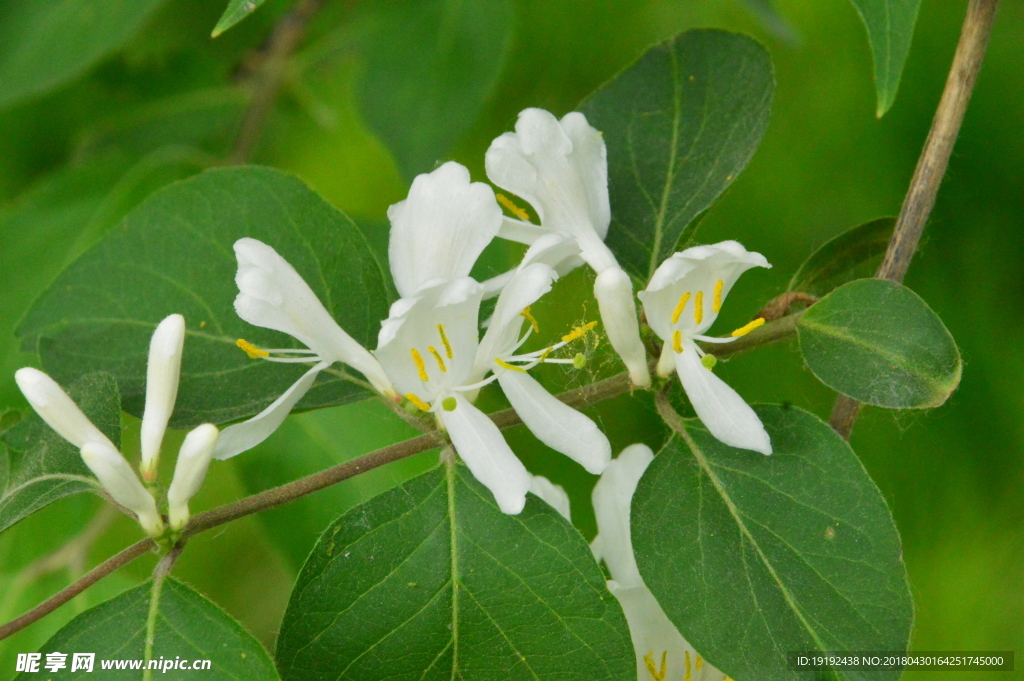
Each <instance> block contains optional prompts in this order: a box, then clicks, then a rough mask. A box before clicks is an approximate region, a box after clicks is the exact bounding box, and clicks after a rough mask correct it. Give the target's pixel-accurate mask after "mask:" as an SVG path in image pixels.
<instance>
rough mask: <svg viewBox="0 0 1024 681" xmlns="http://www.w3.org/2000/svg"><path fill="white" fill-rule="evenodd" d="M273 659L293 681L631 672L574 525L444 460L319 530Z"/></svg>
mask: <svg viewBox="0 0 1024 681" xmlns="http://www.w3.org/2000/svg"><path fill="white" fill-rule="evenodd" d="M277 663H278V667H279V669H280V670H281V673H282V676H283V677H284V678H286V679H295V680H296V681H300V680H301V681H316V680H318V679H331V680H332V681H334V680H340V679H359V680H360V681H371V680H373V679H398V678H401V679H454V678H458V679H465V680H466V681H475V680H483V679H488V680H490V679H493V680H494V681H510V680H514V679H580V680H583V679H586V680H587V681H593V680H596V679H614V680H615V681H621V679H626V678H629V677H630V676H632V675H633V674H635V673H636V672H635V669H636V666H635V665H636V662H635V661H634V656H633V648H632V645H631V644H630V640H629V634H628V632H627V630H626V622H625V618H624V617H623V615H622V611H621V610H620V609H619V606H618V604H617V603H616V602H615V599H614V597H612V596H611V594H609V593H608V591H607V589H606V588H605V583H604V579H603V577H602V575H601V572H600V570H599V569H598V567H597V564H596V563H595V562H594V559H593V557H592V556H591V554H590V551H589V549H588V547H587V545H586V543H585V542H584V541H583V538H582V537H581V536H580V535H579V533H578V532H577V531H576V530H575V529H573V527H572V526H571V525H570V524H569V523H568V522H567V521H565V519H563V518H562V517H561V516H560V515H558V513H557V512H556V511H555V510H554V509H552V508H551V507H550V506H548V505H547V504H545V503H543V502H541V501H540V500H538V499H536V498H535V497H530V499H529V500H528V501H527V504H526V508H525V510H524V511H523V512H522V513H521V514H520V515H518V516H509V515H505V514H503V513H502V512H501V511H499V510H498V508H497V507H496V506H495V504H494V501H493V498H492V496H491V494H490V492H489V491H488V490H486V489H485V488H484V487H483V486H481V485H480V484H479V483H478V482H477V481H476V480H475V479H474V478H473V477H472V475H470V474H469V472H468V471H467V470H466V469H465V468H463V467H462V466H456V465H454V464H452V465H447V466H446V465H441V466H439V467H437V468H435V469H434V470H432V471H429V472H427V473H425V474H423V475H421V476H419V477H417V478H414V479H413V480H411V481H409V482H407V483H406V484H404V485H402V486H401V487H398V488H396V489H394V490H391V491H389V492H386V493H385V494H382V495H381V496H379V497H376V498H375V499H372V500H371V501H369V502H367V503H366V504H364V505H362V506H360V507H358V508H356V509H354V510H352V511H350V512H349V513H347V514H345V515H344V516H342V517H341V518H339V519H338V520H337V521H336V522H335V523H334V525H333V526H332V527H330V528H328V530H327V531H326V532H325V533H324V535H323V537H322V538H321V539H320V543H319V544H318V545H317V547H316V549H314V551H313V554H312V555H311V556H310V558H309V560H308V561H307V563H306V565H305V567H304V568H303V570H302V573H301V574H300V575H299V578H298V581H297V582H296V585H295V591H294V592H293V593H292V598H291V602H290V603H289V605H288V610H287V611H286V613H285V617H284V621H283V623H282V625H281V634H280V637H279V638H278V642H277Z"/></svg>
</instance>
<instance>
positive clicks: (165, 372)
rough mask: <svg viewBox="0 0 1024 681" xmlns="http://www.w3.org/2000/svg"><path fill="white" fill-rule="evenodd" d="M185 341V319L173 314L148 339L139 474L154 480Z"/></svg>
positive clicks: (174, 396) (175, 394)
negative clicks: (147, 363)
mask: <svg viewBox="0 0 1024 681" xmlns="http://www.w3.org/2000/svg"><path fill="white" fill-rule="evenodd" d="M184 343H185V318H184V317H182V316H181V315H180V314H172V315H171V316H169V317H167V318H166V319H164V320H163V321H162V322H160V324H159V325H158V326H157V327H156V331H154V332H153V338H152V340H151V341H150V342H149V366H148V368H147V373H146V409H145V411H144V412H143V416H142V434H141V438H142V443H141V444H142V465H141V469H142V477H143V479H145V480H146V481H147V482H152V481H153V480H155V479H156V469H157V465H158V463H159V457H160V443H161V442H163V439H164V431H166V430H167V422H168V421H169V420H170V418H171V412H173V411H174V401H175V400H176V399H177V397H178V377H179V375H180V374H181V350H182V346H183V345H184Z"/></svg>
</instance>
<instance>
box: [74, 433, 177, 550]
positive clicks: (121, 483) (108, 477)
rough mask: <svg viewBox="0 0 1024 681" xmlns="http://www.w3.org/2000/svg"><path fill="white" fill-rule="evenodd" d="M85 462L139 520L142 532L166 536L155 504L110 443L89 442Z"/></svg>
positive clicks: (109, 490) (110, 493)
mask: <svg viewBox="0 0 1024 681" xmlns="http://www.w3.org/2000/svg"><path fill="white" fill-rule="evenodd" d="M82 460H83V461H85V465H86V466H88V467H89V470H91V471H92V472H93V475H95V476H96V477H97V478H98V479H99V481H100V484H101V485H103V489H105V490H106V491H107V493H108V494H109V495H110V496H111V498H112V499H113V500H114V501H116V502H117V503H119V504H121V505H122V506H124V507H125V508H127V509H128V510H129V511H131V512H132V513H134V514H135V515H136V516H138V519H139V524H140V525H142V529H144V530H145V531H146V533H147V534H149V535H150V536H152V537H157V536H160V535H161V534H163V531H164V523H163V521H162V520H161V519H160V514H159V513H158V512H157V510H156V502H155V501H154V500H153V495H151V494H150V493H149V492H148V491H146V488H145V487H143V485H142V482H140V481H139V478H138V476H136V475H135V471H133V470H132V467H131V465H130V464H129V463H128V462H127V461H125V458H124V457H123V456H121V453H120V452H119V451H117V450H116V449H114V448H113V447H112V446H110V444H109V443H107V442H86V443H85V444H84V445H82Z"/></svg>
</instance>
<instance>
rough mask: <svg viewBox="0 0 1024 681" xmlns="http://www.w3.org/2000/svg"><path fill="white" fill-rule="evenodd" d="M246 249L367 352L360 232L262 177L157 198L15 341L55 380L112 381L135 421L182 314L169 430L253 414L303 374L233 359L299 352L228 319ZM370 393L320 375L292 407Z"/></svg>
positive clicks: (225, 179) (212, 181)
mask: <svg viewBox="0 0 1024 681" xmlns="http://www.w3.org/2000/svg"><path fill="white" fill-rule="evenodd" d="M243 236H249V237H254V238H257V239H260V240H262V241H265V242H266V243H268V244H270V245H271V246H273V247H274V248H275V249H277V251H278V252H279V253H280V254H281V255H282V256H283V257H284V258H285V259H286V260H288V261H289V262H290V263H291V264H292V265H293V266H294V267H295V269H296V270H298V272H299V273H300V274H301V275H303V277H304V278H305V279H306V281H307V282H308V283H309V285H310V286H311V287H312V289H313V290H314V291H315V292H316V294H317V296H318V297H319V298H320V300H321V301H323V303H324V305H325V306H326V307H327V310H328V311H329V312H331V314H332V315H333V317H334V318H335V319H336V320H337V321H338V323H339V324H341V326H342V328H344V329H345V330H346V331H348V332H349V333H350V334H351V335H352V336H353V337H354V338H355V339H356V340H358V341H359V342H361V343H363V344H364V345H368V344H371V343H372V342H374V341H375V339H376V335H377V330H378V329H379V328H380V320H381V319H383V318H384V317H386V315H387V304H388V300H387V296H386V289H385V284H384V274H383V272H382V270H381V267H380V263H379V262H378V261H377V260H376V259H375V258H374V257H373V255H372V253H370V251H369V249H368V248H367V244H366V239H365V237H364V236H363V234H362V232H360V230H359V229H358V227H356V225H355V224H354V223H353V222H352V221H351V220H349V219H348V217H347V216H345V215H344V214H343V213H341V212H340V211H338V210H337V209H335V208H333V207H331V206H330V205H328V204H327V203H326V202H325V201H324V200H323V199H322V198H320V196H319V195H317V194H316V193H314V192H313V191H311V190H310V189H309V188H308V187H306V186H305V185H304V184H303V183H302V182H301V181H299V180H298V179H296V178H294V177H291V176H289V175H285V174H283V173H281V172H278V171H276V170H272V169H269V168H259V167H242V168H225V169H218V170H210V171H207V172H204V173H202V174H200V175H198V176H196V177H193V178H191V179H189V180H185V181H183V182H178V183H176V184H173V185H170V186H168V187H165V188H164V189H162V190H161V191H159V192H157V193H155V194H154V195H153V196H151V197H150V198H149V199H147V200H146V201H145V202H144V203H142V204H141V205H140V206H138V207H137V208H136V209H135V210H133V211H132V212H131V213H130V214H129V215H128V216H127V217H126V218H125V219H124V221H123V222H122V223H121V225H120V227H119V228H118V229H116V230H115V231H114V232H113V233H112V234H111V235H110V236H109V237H107V238H106V239H104V240H103V241H102V242H100V243H99V244H98V245H97V246H96V247H95V248H93V249H92V250H91V251H89V252H88V253H86V254H85V255H84V256H82V257H81V258H80V259H79V260H78V261H76V262H75V263H74V264H73V265H72V266H71V267H69V268H68V269H67V270H65V271H64V273H63V274H61V276H60V277H59V278H58V279H57V281H56V282H54V284H53V285H52V286H51V287H50V289H49V290H48V291H47V292H46V293H45V294H43V296H42V297H41V298H40V299H39V300H38V301H36V303H35V305H34V306H33V307H32V309H31V310H30V311H29V313H28V315H27V316H26V318H25V320H24V321H23V322H22V324H21V326H20V327H19V329H18V334H19V335H20V336H23V337H26V338H28V339H29V341H30V342H33V343H35V344H36V345H38V349H39V353H40V356H41V358H42V361H43V365H44V367H45V368H46V370H47V371H49V372H50V373H52V374H53V375H54V376H55V377H56V378H58V380H68V379H69V378H71V377H74V376H77V375H80V374H81V373H85V372H88V371H96V370H104V371H108V372H110V373H111V374H113V375H114V376H115V377H116V378H117V379H118V384H119V385H120V387H121V394H122V398H123V400H124V402H123V407H124V409H125V410H126V411H128V412H130V413H132V414H135V415H141V413H142V405H143V388H144V386H143V382H144V381H143V379H144V376H145V373H146V372H145V366H146V356H147V349H148V346H149V338H150V335H151V334H152V332H153V329H154V328H155V326H156V324H158V323H159V322H160V320H161V319H163V318H164V317H166V316H167V315H169V314H172V313H181V314H183V315H184V316H185V319H186V323H187V332H186V333H187V338H186V343H185V355H184V359H183V362H182V376H181V384H180V388H179V392H178V402H177V406H176V409H175V412H174V417H173V419H172V425H173V426H175V427H191V426H194V425H196V424H199V423H203V422H207V421H209V422H214V423H222V422H224V421H228V420H231V419H235V418H238V417H241V416H247V415H249V414H254V413H256V412H258V411H259V410H260V409H262V408H263V407H265V406H266V405H267V404H269V403H270V402H271V401H272V400H274V399H276V398H277V397H278V396H279V395H280V394H281V393H283V392H284V390H285V389H286V388H287V387H288V386H289V385H290V384H291V383H292V382H293V381H294V380H295V379H297V378H298V376H299V375H301V373H302V372H303V371H305V369H306V367H304V366H302V365H298V366H296V365H281V364H275V363H270V362H263V361H253V360H250V359H249V358H248V357H247V356H246V355H245V353H243V352H242V351H240V350H239V349H238V348H237V347H236V346H235V341H236V340H237V339H238V338H246V339H248V340H249V341H251V342H254V343H256V344H258V345H264V346H269V347H291V346H295V345H296V344H297V341H294V340H293V339H291V338H290V337H288V336H285V335H284V334H281V333H278V332H276V331H269V330H266V329H261V328H257V327H254V326H250V325H249V324H246V323H245V322H243V321H242V320H241V319H239V318H238V316H237V315H236V314H235V311H234V308H233V301H234V298H235V296H236V295H237V293H238V291H237V288H236V287H235V282H234V277H235V271H236V269H237V263H236V261H235V256H234V252H233V250H232V245H233V244H234V242H235V241H236V240H237V239H239V238H241V237H243ZM33 339H38V340H37V341H34V340H33ZM367 394H368V393H367V392H366V390H364V389H362V388H359V387H358V386H356V385H355V384H353V383H351V382H349V381H347V380H344V379H342V378H339V377H336V376H332V375H328V374H326V373H323V374H321V376H320V381H319V382H318V383H317V384H316V385H315V386H314V387H313V389H312V390H311V391H310V392H309V394H308V395H307V396H306V398H305V399H304V401H303V402H302V403H300V405H302V406H310V407H311V406H322V405H327V404H341V403H345V402H349V401H352V400H355V399H362V398H364V397H366V396H367Z"/></svg>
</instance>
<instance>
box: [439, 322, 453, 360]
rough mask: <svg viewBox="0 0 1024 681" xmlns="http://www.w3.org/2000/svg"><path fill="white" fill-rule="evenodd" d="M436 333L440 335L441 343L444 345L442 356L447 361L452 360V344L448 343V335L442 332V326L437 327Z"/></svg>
mask: <svg viewBox="0 0 1024 681" xmlns="http://www.w3.org/2000/svg"><path fill="white" fill-rule="evenodd" d="M437 332H438V333H439V334H441V342H442V343H444V354H445V355H447V356H448V359H451V358H452V344H451V343H449V342H448V335H447V334H446V333H445V332H444V324H438V325H437Z"/></svg>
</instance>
